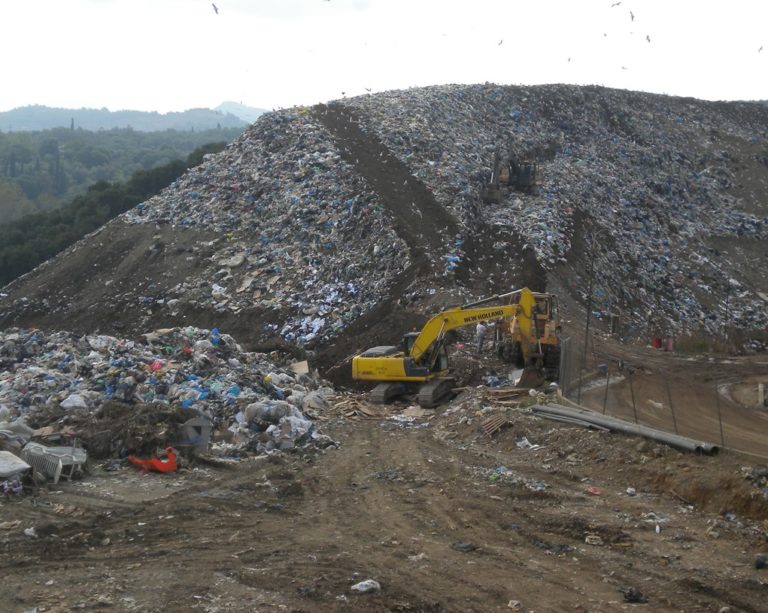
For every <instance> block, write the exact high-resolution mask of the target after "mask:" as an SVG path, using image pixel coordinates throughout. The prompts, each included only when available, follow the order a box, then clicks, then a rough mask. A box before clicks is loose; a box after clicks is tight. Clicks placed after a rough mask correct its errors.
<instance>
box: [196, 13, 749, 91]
mask: <svg viewBox="0 0 768 613" xmlns="http://www.w3.org/2000/svg"><path fill="white" fill-rule="evenodd" d="M323 1H324V2H330V1H331V0H323ZM621 4H622V2H621V1H619V2H613V3H612V4H611V7H610V8H612V9H613V8H617V7H619V6H621ZM211 6H212V7H213V10H214V12H215V13H216V14H217V15H218V14H219V7H217V6H216V4H214V3H213V2H211ZM629 20H630V21H631V22H632V23H634V21H635V13H634V12H633V11H632V10H631V9H630V11H629ZM630 34H632V32H630ZM603 36H604V37H607V36H608V33H607V32H604V33H603ZM645 40H646V41H647V42H648V44H650V42H651V35H650V34H646V35H645ZM503 43H504V39H503V38H502V39H501V40H500V41H499V43H498V45H497V46H498V47H501V45H502V44H503ZM762 51H763V45H760V48H759V49H758V50H757V52H758V53H761V52H762ZM568 61H569V62H570V61H571V58H570V57H569V58H568ZM621 69H622V70H628V69H627V67H626V66H622V67H621ZM365 91H366V92H368V93H370V92H371V89H370V88H368V87H366V88H365ZM341 95H342V96H345V95H346V92H341Z"/></svg>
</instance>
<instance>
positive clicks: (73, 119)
mask: <svg viewBox="0 0 768 613" xmlns="http://www.w3.org/2000/svg"><path fill="white" fill-rule="evenodd" d="M247 123H248V122H247V121H244V120H243V119H241V118H240V117H238V116H236V115H234V114H232V113H231V112H229V110H228V109H221V110H214V109H189V110H187V111H181V112H175V113H158V112H157V111H153V112H147V111H110V110H109V109H62V108H51V107H47V106H42V105H30V106H22V107H19V108H15V109H12V110H10V111H3V112H0V130H2V131H3V132H26V131H37V130H50V129H53V128H72V129H77V128H82V129H83V130H112V129H114V128H131V129H132V130H138V131H140V132H162V131H164V130H182V131H188V130H197V131H203V130H214V129H217V128H244V127H245V126H246V124H247Z"/></svg>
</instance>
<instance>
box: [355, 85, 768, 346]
mask: <svg viewBox="0 0 768 613" xmlns="http://www.w3.org/2000/svg"><path fill="white" fill-rule="evenodd" d="M347 104H350V105H351V106H353V107H354V108H355V109H357V111H358V112H359V113H360V115H361V116H362V117H365V118H367V122H366V128H367V129H368V130H370V131H372V132H374V133H376V134H377V135H378V137H379V138H380V139H381V140H382V141H383V142H384V143H385V144H386V145H387V146H388V147H389V148H390V149H391V150H392V151H393V152H394V153H395V154H396V155H398V156H399V157H400V158H401V159H403V160H404V161H405V163H406V164H408V165H409V166H410V168H411V169H412V170H413V173H414V175H415V176H417V177H419V178H420V179H421V180H422V181H424V182H425V183H426V184H427V185H428V186H429V187H430V188H431V189H432V191H433V193H434V194H435V196H436V198H437V200H438V201H439V202H440V203H441V204H443V205H445V206H446V207H447V208H448V209H449V210H450V211H452V212H453V214H454V215H455V216H456V218H457V219H459V220H460V221H461V223H462V224H463V225H464V226H465V227H466V228H467V229H470V230H471V228H473V227H474V226H476V225H478V224H483V223H489V222H490V223H494V224H500V225H503V226H508V227H510V228H512V229H514V230H515V231H516V232H517V233H519V235H521V236H522V237H524V238H525V239H527V241H528V243H529V245H530V246H531V247H533V248H534V249H535V252H536V256H537V258H538V259H539V260H540V261H541V262H542V264H543V265H544V266H545V267H547V268H549V269H550V270H557V269H558V265H562V264H565V263H571V264H575V265H576V267H577V269H578V270H579V271H581V273H582V274H581V278H580V279H574V278H572V276H571V275H572V270H568V271H567V274H568V275H569V276H571V278H570V279H569V280H568V282H567V285H570V286H571V287H573V288H574V291H575V292H576V294H577V295H579V296H580V297H584V295H585V293H586V288H587V286H588V283H587V280H586V276H587V271H588V269H589V265H588V264H586V263H585V262H584V261H583V260H591V259H592V257H591V256H592V254H593V246H592V237H595V239H594V259H595V268H594V270H595V288H596V298H597V302H598V309H600V310H601V311H611V310H612V311H618V310H623V311H624V314H625V316H626V317H627V319H631V320H633V321H634V323H636V324H638V325H643V324H648V323H650V324H651V325H653V326H656V327H660V328H664V329H665V330H666V331H667V332H670V333H671V332H675V331H680V330H681V329H682V328H684V327H688V328H697V327H699V326H704V327H705V328H706V329H707V330H708V331H709V332H712V331H714V330H716V329H719V328H720V327H721V326H723V325H735V326H737V327H744V328H760V327H764V326H765V324H766V308H765V301H764V300H763V299H761V298H760V297H758V295H757V294H756V292H757V291H761V292H763V293H765V292H766V290H767V289H768V288H766V283H765V280H764V278H763V275H762V274H761V273H760V270H761V267H762V266H764V264H765V261H766V260H765V257H766V256H767V255H768V251H766V248H765V245H764V243H761V241H764V240H765V238H766V235H767V234H768V217H767V215H768V204H767V203H768V109H766V108H765V107H764V106H762V105H759V104H756V103H755V104H752V103H712V102H704V101H699V100H693V99H686V98H673V97H668V96H660V95H653V94H644V93H640V92H627V91H619V90H610V89H605V88H597V87H576V86H563V85H553V86H542V87H501V86H495V85H477V86H443V87H432V88H426V89H419V90H407V91H394V92H388V93H384V94H378V95H376V96H366V97H360V98H355V99H353V100H351V101H349V102H347ZM508 145H509V146H511V148H512V150H513V151H514V152H515V154H516V155H517V156H519V158H520V159H536V160H538V162H539V172H540V175H541V176H540V179H539V183H540V185H539V188H538V190H537V192H536V193H535V194H534V195H525V194H520V193H512V194H510V195H509V196H508V197H507V198H506V199H505V200H504V201H503V202H502V203H501V204H500V205H485V206H484V205H482V204H481V200H480V190H481V189H482V187H483V185H484V181H485V180H486V178H487V176H488V174H489V172H490V167H491V163H492V159H493V154H494V151H495V149H496V147H497V146H500V147H502V148H505V147H507V146H508ZM576 216H580V221H581V223H580V228H579V230H580V233H581V234H582V235H583V234H586V235H587V236H586V237H584V238H586V240H583V238H581V237H579V236H574V232H575V229H576V226H577V224H576V223H575V222H574V218H575V217H576ZM574 244H576V247H577V251H576V253H575V254H574V253H573V252H572V247H573V246H574ZM724 246H725V248H724ZM574 256H576V257H574ZM756 258H758V261H754V260H755V259H756ZM579 260H582V261H579Z"/></svg>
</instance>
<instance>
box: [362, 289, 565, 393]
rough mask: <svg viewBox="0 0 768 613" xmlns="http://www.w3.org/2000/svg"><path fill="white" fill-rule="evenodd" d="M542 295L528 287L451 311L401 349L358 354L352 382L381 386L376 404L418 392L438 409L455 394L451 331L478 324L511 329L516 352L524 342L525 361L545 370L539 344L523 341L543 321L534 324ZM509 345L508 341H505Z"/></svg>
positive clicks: (405, 340) (386, 347) (410, 336)
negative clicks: (448, 338) (450, 360)
mask: <svg viewBox="0 0 768 613" xmlns="http://www.w3.org/2000/svg"><path fill="white" fill-rule="evenodd" d="M536 296H537V294H534V293H533V292H531V291H530V290H529V289H528V288H524V289H522V290H518V291H516V292H510V293H508V294H503V295H498V296H493V297H491V298H486V299H483V300H480V301H478V302H474V303H472V304H468V305H464V306H460V307H454V308H451V309H447V310H445V311H443V312H442V313H439V314H438V315H435V316H434V317H432V318H431V319H430V320H429V321H428V322H427V323H426V324H425V325H424V327H423V328H422V330H421V332H410V333H408V334H406V335H405V336H404V337H403V340H402V343H401V344H400V345H399V346H390V345H382V346H378V347H373V348H371V349H368V350H367V351H364V352H363V353H361V354H359V355H356V356H355V357H354V358H352V378H353V379H355V380H359V381H374V382H378V385H376V387H375V388H374V389H373V391H372V392H371V400H372V401H373V402H379V403H384V402H388V401H390V400H392V399H394V398H396V397H398V396H401V395H403V394H406V393H414V392H415V393H416V394H417V399H418V402H419V404H420V405H421V406H422V407H427V408H429V407H434V406H437V405H439V404H440V403H442V402H443V401H445V400H446V399H448V398H449V397H450V396H451V395H452V393H453V388H454V387H455V384H456V383H455V380H454V379H453V378H452V377H451V376H450V369H449V363H448V352H447V350H446V335H447V333H448V332H449V331H450V330H453V329H455V328H460V327H464V326H472V325H476V324H477V323H478V322H484V323H493V324H495V326H494V327H495V328H496V329H502V330H507V332H506V333H505V334H507V335H508V336H509V340H510V341H511V342H512V345H511V347H512V349H510V351H514V350H515V349H514V348H516V347H517V343H519V346H520V351H521V353H522V355H523V356H524V358H523V359H525V360H528V361H531V364H530V368H539V366H538V360H535V359H534V358H535V357H536V355H537V354H535V353H534V352H533V349H534V347H536V346H537V344H536V343H534V342H533V341H531V342H529V343H525V344H524V343H522V342H521V341H522V339H523V338H526V335H527V336H531V334H532V331H535V330H537V329H538V324H537V323H535V322H537V321H538V320H533V319H531V317H532V314H533V313H534V309H535V306H536V304H537V298H536ZM542 296H543V295H542ZM547 296H551V295H547ZM491 303H493V304H491ZM512 322H517V323H516V324H513V323H512ZM526 322H527V323H526ZM505 326H508V327H505ZM513 339H519V340H518V341H515V340H513ZM506 341H507V339H506V338H505V339H504V341H503V342H504V343H506ZM524 366H528V365H527V364H526V365H524ZM526 370H528V369H526ZM526 370H524V374H523V379H526V378H527V379H528V380H529V381H531V380H533V378H534V375H533V374H526Z"/></svg>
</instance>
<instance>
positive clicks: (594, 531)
mask: <svg viewBox="0 0 768 613" xmlns="http://www.w3.org/2000/svg"><path fill="white" fill-rule="evenodd" d="M472 393H473V392H468V394H470V395H469V396H467V394H465V395H463V396H460V397H459V398H457V399H456V400H454V401H453V403H452V404H451V405H449V406H448V407H446V408H445V409H443V410H441V411H440V413H439V414H434V415H430V414H426V415H425V417H424V418H423V419H418V420H411V421H409V420H408V419H407V418H405V417H403V416H400V417H399V421H396V420H393V419H371V420H362V419H351V418H349V417H345V416H343V415H339V414H337V415H335V416H332V417H330V419H329V420H328V421H325V422H323V423H322V428H323V431H324V432H327V433H328V434H330V435H331V436H332V437H334V438H335V439H336V440H337V441H338V442H339V447H338V448H337V449H336V448H330V449H328V450H325V451H322V452H321V451H311V452H306V453H305V452H296V453H293V454H283V455H275V456H272V457H265V458H255V459H254V458H251V459H247V460H243V461H240V462H236V463H233V464H232V465H231V468H225V467H212V466H207V465H202V464H198V465H196V466H194V467H190V468H187V469H185V470H183V471H182V472H181V473H179V474H178V475H173V476H167V475H147V476H141V475H139V474H138V473H135V472H132V471H131V470H130V469H124V470H120V471H117V472H114V473H106V472H101V473H99V474H96V475H94V476H93V477H90V478H88V479H86V480H84V481H82V482H73V483H64V484H60V485H59V486H51V487H50V489H49V490H48V491H40V492H39V493H38V495H37V496H34V497H29V496H28V497H25V498H22V499H19V500H13V499H8V498H7V499H5V500H3V502H2V506H0V509H2V521H1V522H0V547H1V548H2V556H0V560H2V562H1V564H2V573H3V581H2V582H0V585H1V587H0V602H2V603H3V609H4V610H7V611H29V610H36V611H71V610H93V609H97V610H105V611H110V610H113V611H190V610H200V611H272V610H275V611H296V612H298V611H360V610H366V611H509V610H521V611H532V610H536V611H616V610H629V609H631V608H634V607H635V606H637V605H636V604H632V603H631V602H629V601H631V600H643V599H645V598H647V601H648V605H647V607H648V608H647V610H653V611H680V610H685V611H718V610H720V608H721V607H723V606H730V607H731V609H730V610H738V611H760V610H764V604H765V595H766V589H768V588H767V587H766V586H767V585H768V575H767V574H766V572H768V571H766V570H756V569H755V568H754V567H753V560H754V558H755V554H756V553H758V552H759V551H761V550H765V548H766V542H765V541H766V532H765V531H766V526H764V525H762V524H761V523H760V522H761V521H762V519H765V518H766V517H768V514H767V513H766V508H768V507H766V502H765V501H764V500H763V501H762V502H761V501H760V500H758V498H756V496H757V493H758V492H757V490H755V489H754V488H753V487H752V486H751V484H750V483H749V482H748V481H746V480H745V479H744V478H743V477H742V476H741V474H740V467H741V466H742V464H743V463H744V461H743V458H738V457H734V456H729V455H727V454H726V455H724V456H720V457H714V458H708V457H694V456H689V455H684V454H681V453H678V452H676V451H673V450H671V449H668V448H666V447H657V446H655V445H653V444H650V443H648V442H644V441H641V440H639V439H632V438H626V437H623V436H620V435H612V434H607V433H598V432H591V431H587V430H584V429H580V428H577V427H573V426H568V425H562V424H555V423H553V422H547V421H544V420H540V419H538V418H535V417H533V416H531V415H529V414H527V413H525V412H524V411H522V410H519V409H514V410H506V409H505V408H504V407H500V406H496V407H495V408H490V409H489V408H487V407H491V406H492V404H493V403H491V402H490V401H489V400H488V399H487V398H486V397H485V396H483V395H482V393H480V392H477V393H480V395H479V396H478V395H477V394H475V395H474V396H473V395H472ZM483 407H486V409H485V411H484V412H483V414H482V415H478V412H479V411H483ZM403 408H405V407H404V405H403V406H400V407H397V408H396V410H402V409H403ZM492 414H498V415H506V416H507V417H508V419H509V420H510V425H509V427H506V428H504V429H503V430H501V431H500V432H499V433H497V434H496V435H495V436H494V437H492V438H491V437H488V436H486V435H485V434H484V433H483V432H482V431H481V429H480V428H479V425H480V424H481V422H482V420H483V419H485V418H486V417H487V416H488V415H492ZM523 439H525V440H526V441H527V442H528V443H530V445H526V443H525V442H523ZM531 445H532V446H533V448H532V447H531ZM536 445H541V446H542V447H541V448H536ZM630 487H631V488H635V495H629V494H628V493H627V488H630ZM707 491H709V492H713V491H715V492H720V495H710V496H706V495H702V493H706V492H707ZM630 492H632V490H630ZM725 512H730V513H733V515H728V516H724V515H723V513H725ZM32 527H33V528H34V530H35V534H36V536H28V535H25V534H24V529H27V528H32ZM366 579H374V580H375V581H377V582H379V584H380V585H381V589H380V590H379V591H375V592H373V593H366V594H359V593H356V592H354V591H352V590H351V586H353V585H355V584H357V583H359V582H361V581H363V580H366Z"/></svg>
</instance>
